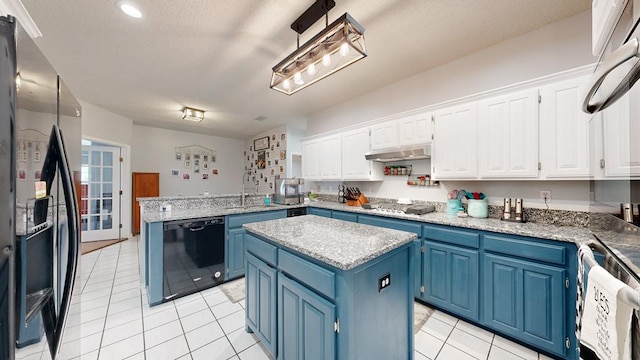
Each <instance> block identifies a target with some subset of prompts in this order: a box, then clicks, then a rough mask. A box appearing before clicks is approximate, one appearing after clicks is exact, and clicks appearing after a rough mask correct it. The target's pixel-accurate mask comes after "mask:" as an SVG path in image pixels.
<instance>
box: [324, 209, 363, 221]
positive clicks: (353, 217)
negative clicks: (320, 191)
mask: <svg viewBox="0 0 640 360" xmlns="http://www.w3.org/2000/svg"><path fill="white" fill-rule="evenodd" d="M331 217H332V218H334V219H338V220H344V221H351V222H358V214H355V213H350V212H346V211H337V210H332V211H331Z"/></svg>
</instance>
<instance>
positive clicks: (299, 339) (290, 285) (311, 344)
mask: <svg viewBox="0 0 640 360" xmlns="http://www.w3.org/2000/svg"><path fill="white" fill-rule="evenodd" d="M335 320H336V310H335V305H334V304H332V303H330V302H329V301H327V300H325V299H323V298H322V297H320V296H319V295H317V294H315V293H314V292H312V291H311V290H309V289H307V288H306V287H305V286H303V285H301V284H299V283H298V282H296V281H294V280H291V279H289V278H288V277H286V276H285V275H283V274H282V273H279V274H278V359H283V360H296V359H305V360H315V359H317V360H328V359H335V355H336V354H335V348H336V334H335V332H334V326H333V324H334V321H335Z"/></svg>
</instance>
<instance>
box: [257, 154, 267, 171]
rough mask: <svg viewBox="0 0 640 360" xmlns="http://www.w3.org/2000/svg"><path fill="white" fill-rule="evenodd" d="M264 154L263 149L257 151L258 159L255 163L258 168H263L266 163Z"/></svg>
mask: <svg viewBox="0 0 640 360" xmlns="http://www.w3.org/2000/svg"><path fill="white" fill-rule="evenodd" d="M266 160H267V159H266V155H265V151H264V150H261V151H258V160H257V162H258V163H257V165H258V169H264V168H265V167H266V165H267V161H266Z"/></svg>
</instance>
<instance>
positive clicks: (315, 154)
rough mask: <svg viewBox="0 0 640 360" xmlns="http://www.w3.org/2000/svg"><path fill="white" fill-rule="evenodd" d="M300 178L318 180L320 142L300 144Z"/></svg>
mask: <svg viewBox="0 0 640 360" xmlns="http://www.w3.org/2000/svg"><path fill="white" fill-rule="evenodd" d="M302 177H303V178H304V179H305V180H319V179H320V141H319V140H317V139H314V140H307V141H303V142H302Z"/></svg>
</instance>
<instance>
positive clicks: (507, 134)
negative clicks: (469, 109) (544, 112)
mask: <svg viewBox="0 0 640 360" xmlns="http://www.w3.org/2000/svg"><path fill="white" fill-rule="evenodd" d="M471 136H473V134H472V133H467V136H466V137H467V138H470V137H471ZM477 137H478V166H479V174H480V177H481V178H535V177H537V176H538V91H537V90H535V89H533V90H526V91H520V92H517V93H513V94H507V95H503V96H498V97H495V98H491V99H487V100H482V101H480V102H479V103H478V135H477Z"/></svg>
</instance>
